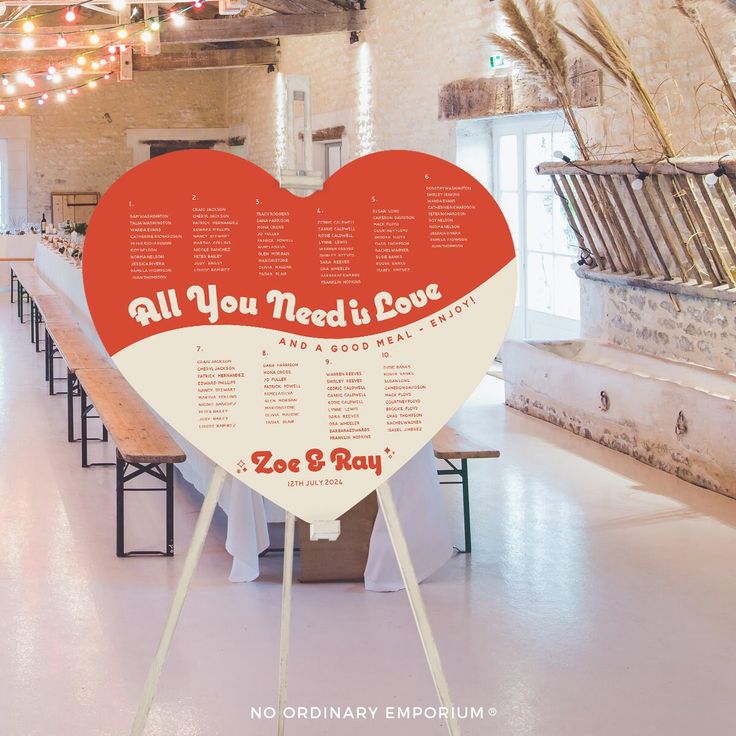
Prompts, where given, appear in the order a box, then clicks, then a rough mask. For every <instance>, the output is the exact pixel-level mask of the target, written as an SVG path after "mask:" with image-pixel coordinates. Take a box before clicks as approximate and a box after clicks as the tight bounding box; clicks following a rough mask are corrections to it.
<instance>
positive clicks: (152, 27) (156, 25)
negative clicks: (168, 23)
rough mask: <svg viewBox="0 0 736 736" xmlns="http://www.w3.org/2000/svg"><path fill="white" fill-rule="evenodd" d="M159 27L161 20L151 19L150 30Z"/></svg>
mask: <svg viewBox="0 0 736 736" xmlns="http://www.w3.org/2000/svg"><path fill="white" fill-rule="evenodd" d="M159 28H161V22H160V21H159V19H158V18H156V19H155V20H152V21H151V30H152V31H158V30H159Z"/></svg>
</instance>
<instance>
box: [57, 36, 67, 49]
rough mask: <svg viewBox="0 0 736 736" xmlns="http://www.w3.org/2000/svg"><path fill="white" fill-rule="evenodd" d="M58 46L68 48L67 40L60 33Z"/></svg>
mask: <svg viewBox="0 0 736 736" xmlns="http://www.w3.org/2000/svg"><path fill="white" fill-rule="evenodd" d="M56 45H57V46H58V47H59V48H62V49H63V48H65V47H66V39H65V38H64V34H63V33H60V34H59V37H58V38H57V39H56Z"/></svg>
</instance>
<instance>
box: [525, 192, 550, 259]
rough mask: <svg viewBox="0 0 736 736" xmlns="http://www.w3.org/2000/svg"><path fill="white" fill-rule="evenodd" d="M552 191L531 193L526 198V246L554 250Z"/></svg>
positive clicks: (534, 248) (532, 248)
mask: <svg viewBox="0 0 736 736" xmlns="http://www.w3.org/2000/svg"><path fill="white" fill-rule="evenodd" d="M552 197H553V195H552V193H549V194H541V193H531V194H528V195H527V198H526V247H527V248H528V249H529V250H544V251H549V252H553V251H554V250H555V242H554V235H555V234H554V221H553V218H552V206H553V204H554V203H553V200H552Z"/></svg>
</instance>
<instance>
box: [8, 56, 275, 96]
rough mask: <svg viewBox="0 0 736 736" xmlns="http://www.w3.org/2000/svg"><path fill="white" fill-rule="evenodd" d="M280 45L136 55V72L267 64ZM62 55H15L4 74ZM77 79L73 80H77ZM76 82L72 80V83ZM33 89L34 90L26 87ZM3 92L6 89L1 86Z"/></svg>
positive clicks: (41, 65)
mask: <svg viewBox="0 0 736 736" xmlns="http://www.w3.org/2000/svg"><path fill="white" fill-rule="evenodd" d="M279 53H280V50H279V48H278V46H250V47H247V48H238V49H196V48H195V49H185V50H182V51H173V52H168V53H163V54H159V55H157V56H142V55H140V54H134V55H133V71H136V72H165V71H179V70H186V69H228V68H235V67H243V66H266V65H268V64H278V63H279ZM58 62H59V55H58V54H49V53H44V54H32V55H23V56H21V55H20V54H13V55H12V56H11V55H8V56H5V57H4V58H3V61H2V65H1V66H2V70H1V71H2V73H3V74H11V73H12V72H17V71H25V70H29V69H30V70H32V71H34V72H38V71H41V70H43V69H45V68H47V67H48V66H50V65H52V64H53V65H58ZM106 71H107V72H113V73H116V72H117V64H115V65H113V66H112V67H111V66H107V67H105V69H102V70H97V71H94V70H92V69H91V68H90V66H89V65H86V66H84V67H82V68H81V69H80V72H81V73H82V74H83V75H84V76H89V75H93V76H100V75H101V74H104V73H105V72H106ZM73 81H74V80H72V82H73ZM72 82H69V83H70V84H71V83H72ZM24 91H27V92H30V91H31V90H24ZM0 92H2V89H1V88H0Z"/></svg>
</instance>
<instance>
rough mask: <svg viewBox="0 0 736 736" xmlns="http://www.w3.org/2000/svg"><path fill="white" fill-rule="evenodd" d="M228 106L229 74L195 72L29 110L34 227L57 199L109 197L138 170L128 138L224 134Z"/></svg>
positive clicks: (114, 86) (141, 76) (148, 77)
mask: <svg viewBox="0 0 736 736" xmlns="http://www.w3.org/2000/svg"><path fill="white" fill-rule="evenodd" d="M224 102H225V72H223V71H192V72H145V73H143V72H141V73H138V74H136V79H135V81H134V82H133V83H125V82H120V83H118V82H113V81H110V82H100V83H99V86H98V87H97V88H96V89H95V90H84V91H81V92H80V94H79V95H78V96H76V97H74V98H70V99H69V100H68V101H67V102H66V103H63V104H60V103H56V102H54V103H51V102H49V103H48V104H47V105H45V106H43V107H38V106H35V105H31V104H29V106H28V108H27V111H28V112H29V113H30V117H31V145H30V153H29V158H30V161H29V167H28V172H29V173H28V189H29V192H28V194H29V196H28V217H29V219H30V220H31V221H33V220H40V219H41V213H42V212H43V211H44V210H46V212H47V213H48V212H49V210H50V204H51V192H52V191H99V192H104V191H105V190H106V189H107V187H109V186H110V184H112V183H113V182H114V181H115V179H117V178H118V177H119V176H120V175H121V174H123V173H125V171H127V170H128V169H129V168H130V167H131V166H132V164H133V151H132V149H131V148H129V147H128V146H127V143H126V131H127V130H129V129H131V128H210V127H222V126H223V125H224V123H225V108H224ZM47 217H48V215H47Z"/></svg>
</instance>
